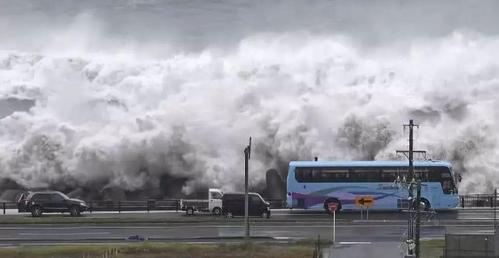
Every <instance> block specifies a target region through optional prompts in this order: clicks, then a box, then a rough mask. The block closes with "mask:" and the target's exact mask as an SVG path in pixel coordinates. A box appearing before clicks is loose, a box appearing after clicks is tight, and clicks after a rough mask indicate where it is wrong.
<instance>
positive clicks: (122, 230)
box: [0, 209, 493, 245]
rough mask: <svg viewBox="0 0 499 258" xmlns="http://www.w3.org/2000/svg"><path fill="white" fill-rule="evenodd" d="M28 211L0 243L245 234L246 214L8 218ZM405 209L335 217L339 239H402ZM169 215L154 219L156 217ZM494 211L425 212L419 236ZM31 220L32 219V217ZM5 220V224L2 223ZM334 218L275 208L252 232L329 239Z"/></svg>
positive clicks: (5, 228) (474, 225) (487, 220)
mask: <svg viewBox="0 0 499 258" xmlns="http://www.w3.org/2000/svg"><path fill="white" fill-rule="evenodd" d="M20 216H21V218H23V217H24V216H26V217H27V219H28V215H4V216H0V245H12V244H40V243H81V242H92V243H93V242H127V241H135V239H134V238H132V239H131V240H130V239H129V237H130V236H137V235H138V236H139V238H140V239H142V238H144V239H148V240H151V241H172V242H179V241H187V242H219V241H228V240H238V239H240V237H242V236H243V234H244V227H243V220H242V218H233V219H227V218H224V217H215V216H206V215H199V216H185V215H184V213H175V212H162V213H149V214H147V213H122V214H116V213H97V214H86V215H85V216H84V217H83V218H82V219H89V220H91V219H96V218H108V219H109V218H111V219H112V221H113V222H109V223H100V224H98V225H97V224H87V223H74V224H71V223H65V224H15V223H13V224H12V223H7V222H8V221H9V220H10V219H14V218H19V217H20ZM45 217H50V218H51V219H53V220H55V221H57V220H58V219H62V218H63V219H66V220H71V219H72V218H71V217H68V216H67V215H61V214H54V215H45ZM407 217H408V215H407V214H405V213H395V212H394V213H386V212H385V213H371V214H369V220H368V221H367V220H365V218H366V217H365V216H364V220H360V214H359V213H358V212H355V213H353V212H352V213H340V214H338V215H337V225H336V236H337V241H346V242H392V243H394V242H401V241H403V240H404V239H405V235H406V232H407V220H406V219H407ZM124 218H135V219H140V218H144V219H148V220H150V219H152V222H151V221H149V222H147V223H121V224H120V223H118V222H119V221H120V220H121V219H124ZM155 218H157V219H166V220H161V221H158V222H154V219H155ZM492 218H493V213H492V211H491V210H488V209H469V210H457V211H454V212H439V213H437V214H426V215H425V216H424V217H423V220H422V221H423V226H422V228H421V236H422V237H423V238H442V237H444V235H445V233H452V232H475V233H476V232H491V230H492V225H493V220H492ZM29 219H31V218H29ZM2 222H3V223H2ZM332 228H333V227H332V219H331V217H330V216H328V215H326V214H323V213H313V212H307V211H297V210H293V211H289V210H274V211H273V214H272V218H270V219H263V218H252V219H251V235H252V236H253V237H255V238H257V239H261V240H272V241H296V240H299V239H308V238H317V237H318V236H320V237H321V239H331V235H332Z"/></svg>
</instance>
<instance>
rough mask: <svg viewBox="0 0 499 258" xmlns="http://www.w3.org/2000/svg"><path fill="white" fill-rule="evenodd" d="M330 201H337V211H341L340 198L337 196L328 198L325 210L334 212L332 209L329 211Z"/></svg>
mask: <svg viewBox="0 0 499 258" xmlns="http://www.w3.org/2000/svg"><path fill="white" fill-rule="evenodd" d="M330 203H336V207H337V208H336V212H339V211H341V202H340V200H338V199H337V198H329V199H327V200H325V201H324V210H325V211H326V213H328V214H332V212H331V211H329V204H330Z"/></svg>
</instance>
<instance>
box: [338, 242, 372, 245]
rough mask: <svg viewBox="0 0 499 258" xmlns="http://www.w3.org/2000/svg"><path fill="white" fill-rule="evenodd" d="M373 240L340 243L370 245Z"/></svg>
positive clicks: (343, 243) (341, 243) (342, 243)
mask: <svg viewBox="0 0 499 258" xmlns="http://www.w3.org/2000/svg"><path fill="white" fill-rule="evenodd" d="M370 244H372V243H371V242H340V245H370Z"/></svg>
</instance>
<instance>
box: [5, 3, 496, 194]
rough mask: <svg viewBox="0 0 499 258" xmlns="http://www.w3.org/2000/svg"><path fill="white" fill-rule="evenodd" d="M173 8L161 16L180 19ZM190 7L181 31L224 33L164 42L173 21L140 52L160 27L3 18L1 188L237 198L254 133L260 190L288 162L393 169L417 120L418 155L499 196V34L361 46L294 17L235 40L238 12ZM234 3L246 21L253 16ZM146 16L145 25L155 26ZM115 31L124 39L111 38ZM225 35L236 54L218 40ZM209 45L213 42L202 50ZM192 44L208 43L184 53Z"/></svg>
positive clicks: (456, 33)
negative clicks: (215, 192)
mask: <svg viewBox="0 0 499 258" xmlns="http://www.w3.org/2000/svg"><path fill="white" fill-rule="evenodd" d="M28 2H29V1H28ZM132 2H133V1H131V2H130V3H132ZM130 3H129V5H126V6H118V4H117V3H116V5H117V6H118V7H119V8H118V7H116V8H115V7H113V6H114V5H110V6H111V7H112V8H111V7H110V9H109V10H107V9H106V10H107V11H106V12H108V14H109V15H108V16H109V17H110V18H108V19H109V20H113V19H115V20H118V21H119V22H122V21H123V20H122V19H121V16H120V15H121V13H120V12H121V11H116V10H124V11H123V12H124V13H126V14H127V15H130V13H131V14H134V15H135V12H139V11H140V10H139V11H137V10H135V9H133V8H149V5H150V4H151V5H154V4H155V3H156V2H154V1H153V2H151V1H145V2H133V3H132V4H130ZM35 4H36V3H32V5H35ZM46 4H48V3H46ZM96 4H97V3H96ZM4 5H6V3H4ZM68 5H70V3H69V2H68ZM166 5H167V7H168V8H166V9H162V10H163V11H164V12H169V11H168V10H170V9H169V8H170V7H169V5H170V3H168V4H166ZM186 5H187V7H186V9H185V10H184V9H182V10H184V12H180V14H179V16H182V15H184V16H186V17H187V18H185V21H188V22H190V23H189V24H186V25H182V26H185V30H183V29H179V31H180V32H182V33H184V31H187V32H188V31H189V30H190V29H194V28H197V27H196V26H199V24H198V23H196V22H197V20H196V18H197V17H198V16H199V14H202V15H205V17H204V18H199V19H201V20H203V21H208V20H209V21H213V22H212V24H206V26H207V28H208V29H212V28H216V27H217V26H218V27H221V28H224V30H222V31H217V30H213V33H214V34H215V36H212V37H210V36H206V38H208V39H209V40H208V39H206V38H203V37H202V36H199V35H198V34H195V33H194V34H192V35H191V34H189V35H188V36H189V37H188V38H183V37H180V36H178V35H177V37H173V36H172V38H173V40H170V38H169V37H168V36H169V34H168V33H166V32H171V31H175V30H174V29H173V28H175V26H177V25H175V24H177V23H175V22H176V21H177V20H168V22H169V23H165V26H167V25H171V24H173V25H175V26H173V25H172V26H169V27H168V29H167V30H159V29H158V32H161V33H163V32H165V34H168V35H166V36H165V35H163V34H161V35H160V36H157V38H156V39H155V40H151V38H146V39H145V40H144V41H143V42H141V41H140V40H139V39H140V37H141V36H144V35H146V36H149V35H151V34H153V32H154V30H153V29H150V28H146V27H144V31H141V30H135V31H133V33H134V34H133V35H131V36H130V37H131V38H133V40H128V39H127V38H126V36H124V35H125V34H126V33H124V32H123V31H125V32H126V30H125V29H124V28H126V26H121V25H122V24H118V22H116V23H112V22H105V21H103V20H105V18H103V17H101V16H99V17H97V16H98V15H97V16H95V15H94V14H92V12H89V11H82V12H79V13H78V15H75V16H74V17H71V19H69V21H70V22H68V23H67V24H58V25H57V26H55V25H54V24H55V22H54V21H51V20H50V18H47V17H45V16H43V17H41V18H40V17H37V16H36V15H37V14H36V12H35V11H33V10H36V8H35V9H33V10H32V9H30V8H31V7H29V5H27V6H25V7H22V8H21V7H20V8H21V9H20V10H24V9H23V8H26V10H28V11H26V13H27V14H30V15H25V18H26V19H24V20H23V19H14V18H12V17H14V16H12V17H11V16H8V15H4V16H3V18H0V28H1V29H3V30H4V31H6V33H5V35H7V36H10V37H5V38H4V40H3V41H0V47H1V49H3V50H1V51H0V97H1V100H0V101H3V102H1V103H0V109H1V110H0V111H2V112H0V114H5V115H4V117H2V118H1V119H0V178H2V177H3V178H10V179H12V180H14V181H15V182H17V183H18V184H21V185H23V186H26V187H53V186H58V187H60V186H61V185H65V186H68V187H69V188H80V187H84V188H99V189H102V188H108V187H111V188H122V189H126V190H132V191H133V190H141V189H157V188H158V187H159V184H160V181H161V178H162V176H163V175H170V176H172V177H174V178H175V177H180V178H187V181H186V183H185V185H183V190H184V192H186V193H188V192H191V191H192V190H194V189H197V188H198V187H200V186H210V187H212V186H215V187H216V186H218V187H222V188H224V189H226V190H240V189H241V188H240V187H241V181H242V178H243V169H244V164H243V149H244V147H245V145H246V144H247V140H248V137H249V136H252V137H253V143H254V148H253V155H252V159H251V161H250V170H251V175H252V176H251V179H250V180H251V183H252V184H253V185H256V184H258V183H261V182H262V181H263V180H264V178H265V171H266V170H267V169H270V168H277V169H278V170H279V172H280V173H282V174H285V173H286V166H287V162H289V161H290V160H307V159H313V157H315V156H318V157H319V158H320V159H390V158H394V151H395V150H396V149H406V148H407V132H405V133H404V132H403V131H402V124H404V123H407V122H408V119H410V118H413V119H414V120H415V122H416V123H417V124H419V125H420V129H419V130H418V131H417V132H416V136H417V137H416V148H417V149H424V150H428V151H429V153H430V154H431V157H432V158H433V159H447V160H451V161H452V162H453V163H454V166H455V170H456V172H460V173H462V174H463V182H462V183H461V185H460V190H461V192H463V193H470V192H486V191H490V189H492V188H493V187H496V186H497V185H499V177H498V176H497V174H498V173H499V171H498V163H497V161H496V160H498V158H499V152H498V151H497V141H498V139H497V138H498V133H497V132H498V131H499V125H498V122H497V121H498V118H499V113H498V112H499V111H498V110H499V100H498V99H499V93H498V92H499V91H498V89H499V84H498V83H499V37H497V36H494V35H488V34H484V33H478V32H471V31H469V30H460V29H459V28H455V29H453V30H450V31H449V33H445V34H438V35H437V36H435V35H432V36H431V37H425V36H421V35H419V36H418V37H415V38H414V39H408V38H407V37H401V38H400V40H398V39H397V38H394V39H393V40H387V37H386V35H388V34H389V32H387V31H384V32H383V33H384V34H383V38H384V40H383V41H381V42H378V44H366V41H365V40H359V36H358V35H359V34H362V33H363V32H362V31H363V30H360V29H359V31H360V32H359V31H358V32H357V33H356V32H355V31H354V32H353V33H351V34H352V35H349V33H346V32H345V30H342V29H338V31H340V32H335V31H322V30H318V31H316V32H313V29H311V30H312V32H310V31H308V32H307V30H306V29H304V28H302V27H299V26H298V25H296V24H297V23H296V22H293V23H291V24H294V25H293V26H298V29H292V28H287V27H285V26H284V25H286V26H288V25H287V23H285V22H283V21H287V20H289V17H288V18H286V19H284V18H283V17H287V16H286V15H285V14H283V17H281V18H282V21H280V22H282V23H281V25H279V23H277V24H273V27H272V28H273V29H272V30H268V31H265V30H262V31H259V29H258V28H254V27H255V26H256V27H258V26H260V25H258V24H260V23H262V24H264V22H263V20H262V21H260V23H258V24H256V25H255V24H254V23H250V22H249V20H248V21H247V22H248V23H249V24H253V25H252V26H254V27H252V28H250V29H245V30H243V29H241V31H242V32H241V34H238V33H235V32H238V31H239V30H238V29H237V28H239V27H240V28H243V27H244V26H242V25H244V19H243V23H242V24H241V23H240V22H241V21H238V20H235V21H237V22H235V24H237V25H234V26H235V27H234V28H231V27H227V26H229V25H227V24H229V23H230V21H234V19H235V18H234V17H237V16H235V15H234V12H225V11H223V10H222V9H223V8H221V9H220V7H219V6H215V7H216V8H219V9H220V10H222V11H220V12H216V13H217V15H218V16H217V15H215V16H217V17H219V16H220V15H227V17H228V18H227V21H229V22H227V21H225V20H224V19H222V18H220V21H219V20H216V19H214V18H213V17H214V16H213V15H211V14H210V12H211V11H213V12H215V11H214V10H219V9H216V8H215V7H213V8H211V7H210V8H211V9H210V8H208V7H206V6H204V8H205V9H203V8H201V7H200V8H199V10H201V11H199V13H196V12H197V10H198V9H196V8H192V6H191V5H189V4H186ZM228 6H230V8H234V10H235V11H237V12H235V13H236V14H237V13H238V12H239V13H240V14H241V15H243V14H244V11H243V10H245V9H244V8H246V7H244V6H243V7H244V8H243V7H241V6H239V5H230V4H228ZM373 6H374V7H373ZM373 6H371V7H370V8H374V9H376V10H377V8H378V6H377V5H376V4H373ZM452 6H454V5H453V4H452ZM3 7H6V6H3ZM7 7H8V6H7ZM312 7H313V6H312ZM316 7H317V6H316ZM319 7H320V6H319ZM319 7H317V8H316V9H317V10H315V11H317V12H318V16H320V17H322V16H321V15H324V14H323V13H322V11H321V10H322V9H323V8H319ZM40 8H41V7H40ZM58 8H59V9H62V10H64V11H66V10H65V9H64V6H62V7H59V6H57V7H54V10H56V11H54V12H57V11H59V9H58ZM105 8H107V7H106V6H103V7H102V8H101V9H105ZM120 8H121V9H120ZM127 8H132V10H129V9H127ZM227 8H229V7H227ZM248 8H249V7H248ZM307 8H308V6H307ZM314 8H315V7H314ZM379 8H381V7H379ZM453 8H454V7H453ZM3 9H4V10H7V11H8V12H9V13H8V14H11V13H12V14H16V13H19V12H18V10H17V9H16V8H13V7H11V8H10V9H9V8H3ZM101 9H98V10H97V11H96V12H99V11H100V10H101ZM9 10H10V11H9ZM47 10H49V9H47ZM147 10H149V9H147ZM251 10H253V11H254V14H255V15H256V14H259V13H260V11H259V10H260V9H259V8H256V9H255V8H253V9H251ZM352 10H353V9H352ZM466 10H467V9H466ZM49 11H50V10H49ZM49 11H47V12H49ZM0 12H2V11H0ZM336 12H338V13H337V15H339V16H341V12H339V11H336ZM148 13H151V15H153V16H154V15H155V14H154V13H153V12H152V11H150V10H149V11H148ZM352 13H355V12H354V11H352ZM361 13H362V15H364V12H361ZM394 13H397V16H396V19H399V20H400V19H401V18H400V17H401V16H403V15H402V14H398V12H394ZM57 15H59V16H61V17H66V15H67V14H66V13H65V12H62V14H59V13H57ZM100 15H102V14H100ZM113 15H114V16H113ZM137 15H138V14H137ZM245 15H248V17H249V16H252V15H251V13H249V14H245ZM392 15H393V13H392ZM405 15H409V17H412V16H414V15H417V12H416V14H413V13H407V14H405ZM23 17H24V16H23ZM57 17H58V16H57ZM116 17H118V18H116ZM126 17H135V16H133V15H130V16H126ZM141 17H142V18H141V19H137V22H139V23H140V22H141V21H142V20H145V21H147V19H148V18H149V17H148V16H147V15H142V16H141ZM158 17H160V18H162V17H163V16H158ZM171 17H177V16H175V15H173V16H171ZM206 17H208V18H206ZM244 17H245V16H244ZM269 17H271V16H269ZM279 17H280V16H278V18H279ZM345 17H346V18H348V17H347V16H346V15H345ZM362 17H364V16H362ZM365 17H367V18H366V19H370V20H374V21H377V20H376V19H378V18H376V17H378V16H373V15H370V16H365ZM397 17H398V18H397ZM432 17H433V16H432ZM494 17H495V16H494ZM156 18H157V17H156ZM156 18H154V19H156ZM309 18H311V17H309ZM323 18H324V17H323ZM346 18H345V19H346ZM64 19H67V17H66V18H64ZM64 19H62V18H61V20H64ZM120 19H121V20H120ZM151 19H152V18H151ZM158 19H159V18H158ZM182 19H184V18H182ZM210 19H211V20H210ZM231 19H232V20H231ZM262 19H263V18H262ZM321 19H322V18H321ZM380 19H381V18H380ZM432 19H433V18H432ZM14 20H19V21H20V23H19V24H20V25H16V24H15V23H13V21H14ZM54 20H56V21H59V20H58V19H56V18H54ZM223 21H225V22H223ZM312 21H314V22H317V24H322V23H321V21H322V20H320V19H319V20H317V21H315V20H313V19H309V22H311V23H310V24H308V25H310V27H311V28H317V26H315V25H317V24H315V23H312ZM37 22H38V23H37ZM177 22H178V21H177ZM238 22H239V23H238ZM411 22H412V20H411ZM23 24H24V25H23ZM26 24H28V25H29V26H25V25H26ZM44 24H48V25H47V26H44ZM109 24H111V25H112V26H111V25H109ZM151 24H154V25H155V26H156V24H160V22H154V23H152V22H151ZM178 24H184V23H180V22H179V23H178ZM314 24H315V25H314ZM345 24H346V27H345V28H346V29H350V28H353V29H355V28H357V27H355V26H354V25H352V24H350V23H348V22H345ZM354 24H356V23H354ZM410 24H412V23H410ZM474 24H476V23H474ZM478 24H479V23H478ZM129 25H130V24H129ZM132 25H133V24H132ZM194 25H196V26H194ZM308 25H307V26H308ZM312 25H314V26H312ZM130 26H131V25H130ZM179 26H180V25H179ZM262 26H263V25H262ZM280 26H281V27H282V26H284V27H285V29H280V30H279V29H276V28H281V27H280ZM289 26H291V25H289ZM349 26H350V27H349ZM352 26H353V27H352ZM373 26H374V25H373ZM404 26H405V25H404ZM411 26H412V25H411ZM423 27H424V26H423ZM30 28H36V30H30ZM446 28H447V27H446ZM156 29H157V28H156ZM447 29H448V28H447ZM114 30H117V31H121V32H120V33H122V34H119V35H117V34H112V35H108V34H109V32H110V31H114ZM149 30H150V31H151V32H149ZM18 31H27V32H29V33H24V34H22V35H21V33H19V32H18ZM234 31H235V32H234ZM417 31H419V32H421V31H422V30H417ZM435 31H437V32H440V30H438V29H435ZM435 31H433V32H432V33H433V34H435V33H436V32H435ZM187 32H185V33H186V34H187ZM196 32H197V33H200V31H198V30H196ZM231 32H232V34H235V35H236V36H237V37H236V36H233V37H231V36H232V34H231ZM182 33H180V34H179V35H184V34H182ZM224 33H225V34H226V35H227V39H228V40H227V41H230V43H231V44H228V43H227V44H225V43H224V44H222V43H220V42H219V41H218V40H219V37H221V36H220V35H222V34H224ZM12 35H13V36H12ZM372 35H375V34H372ZM404 35H405V34H404ZM185 37H187V36H185ZM27 39H29V40H27ZM36 39H38V40H36ZM197 39H199V41H200V42H202V43H203V44H200V45H202V46H200V45H199V44H198V45H197V44H194V43H192V42H194V41H195V40H197ZM229 39H230V40H229ZM30 40H36V42H31V41H30ZM175 40H177V41H175ZM376 40H379V39H378V38H376V37H374V39H372V40H371V41H376ZM367 41H368V42H370V41H369V40H367ZM186 42H189V43H192V44H194V45H195V47H192V46H191V47H186V48H185V49H182V48H181V47H179V45H182V44H183V43H186ZM218 43H220V44H218ZM186 44H187V43H186ZM25 100H34V101H35V104H34V106H31V105H32V102H29V101H25ZM23 101H24V102H23ZM13 103H14V104H13ZM30 103H31V105H30ZM3 109H5V110H3ZM13 110H18V112H13V113H12V111H13ZM26 110H29V112H26ZM175 182H176V181H175Z"/></svg>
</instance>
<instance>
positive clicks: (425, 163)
mask: <svg viewBox="0 0 499 258" xmlns="http://www.w3.org/2000/svg"><path fill="white" fill-rule="evenodd" d="M289 166H290V167H406V166H409V161H407V160H366V161H361V160H355V161H341V160H334V161H311V160H309V161H291V162H289ZM414 166H422V167H449V168H450V167H452V165H451V164H450V163H449V162H447V161H441V160H415V161H414Z"/></svg>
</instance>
